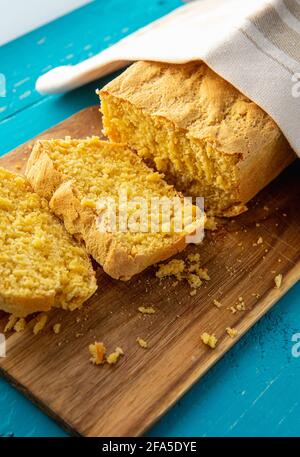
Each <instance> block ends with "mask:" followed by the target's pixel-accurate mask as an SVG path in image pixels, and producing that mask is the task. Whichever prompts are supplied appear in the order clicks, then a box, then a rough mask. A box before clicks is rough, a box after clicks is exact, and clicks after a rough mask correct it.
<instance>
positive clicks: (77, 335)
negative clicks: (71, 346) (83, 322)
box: [75, 332, 84, 338]
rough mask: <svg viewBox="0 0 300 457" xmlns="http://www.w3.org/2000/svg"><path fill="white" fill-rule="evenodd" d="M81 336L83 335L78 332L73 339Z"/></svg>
mask: <svg viewBox="0 0 300 457" xmlns="http://www.w3.org/2000/svg"><path fill="white" fill-rule="evenodd" d="M83 335H84V334H83V333H80V332H78V333H76V335H75V338H80V337H81V336H83Z"/></svg>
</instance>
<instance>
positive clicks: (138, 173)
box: [26, 137, 203, 280]
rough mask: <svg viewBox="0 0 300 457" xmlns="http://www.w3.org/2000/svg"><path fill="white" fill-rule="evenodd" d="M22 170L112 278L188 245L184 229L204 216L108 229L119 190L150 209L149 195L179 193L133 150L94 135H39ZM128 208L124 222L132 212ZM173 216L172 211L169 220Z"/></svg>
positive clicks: (122, 276) (124, 275) (130, 273)
mask: <svg viewBox="0 0 300 457" xmlns="http://www.w3.org/2000/svg"><path fill="white" fill-rule="evenodd" d="M26 174H27V177H28V179H29V181H30V183H31V184H32V186H33V188H34V190H35V191H36V192H38V193H39V194H40V195H42V196H43V197H45V198H46V199H48V200H49V201H50V208H51V209H52V210H53V212H54V213H55V214H56V215H57V216H59V217H61V218H62V219H63V220H64V223H65V226H66V228H67V230H68V231H69V232H70V233H71V234H74V235H76V236H78V237H81V238H82V239H83V240H84V242H85V244H86V248H87V251H88V252H89V253H90V254H91V255H92V256H93V257H94V258H95V260H96V261H97V262H98V263H100V265H102V266H103V269H104V271H106V272H107V273H108V274H109V275H111V276H112V277H113V278H117V279H122V280H128V279H130V278H131V277H132V276H133V275H134V274H136V273H138V272H140V271H142V270H143V269H145V268H146V267H147V266H149V265H151V264H153V263H156V262H158V261H160V260H163V259H166V258H168V257H170V256H172V255H173V254H175V253H177V252H179V251H181V250H182V249H183V248H184V247H185V246H186V235H187V234H192V233H193V232H194V231H195V228H196V227H198V225H199V224H201V223H202V222H203V221H202V220H201V221H200V220H198V219H197V218H194V216H192V219H191V220H190V221H189V223H188V224H185V225H186V228H185V230H184V231H183V232H181V233H177V232H176V233H175V232H174V231H172V229H171V230H170V231H164V230H161V228H159V230H158V231H156V232H153V231H151V230H149V227H146V229H145V230H141V229H139V228H137V230H135V229H134V227H133V229H132V227H130V230H128V229H127V228H128V226H127V225H126V227H125V230H124V229H121V228H120V226H119V225H118V226H116V228H115V229H112V227H111V226H109V224H107V214H108V212H109V210H110V209H111V208H112V207H113V205H114V204H115V205H116V212H117V216H120V214H121V213H122V211H123V210H124V206H122V205H123V204H122V203H120V200H119V197H120V192H122V193H123V195H126V197H127V199H128V201H129V202H130V201H134V199H136V198H142V199H144V201H146V202H149V211H152V206H151V205H150V201H151V199H152V198H153V197H157V198H160V197H162V198H165V197H168V198H175V197H176V198H179V199H180V201H182V197H181V196H180V195H179V194H178V193H177V192H176V191H175V189H174V188H173V186H170V185H168V184H167V183H165V182H164V181H163V179H162V177H161V175H160V174H159V173H157V172H153V171H152V170H151V169H149V168H148V167H147V166H146V165H145V164H144V163H143V161H142V160H141V159H140V158H139V157H138V156H137V155H136V154H135V153H134V152H132V151H131V150H129V149H128V148H126V147H124V146H123V145H121V144H113V143H109V142H107V141H101V140H100V139H99V138H98V137H92V138H87V139H84V140H75V139H68V138H67V139H65V140H45V141H39V142H38V143H36V145H35V146H34V148H33V150H32V153H31V156H30V158H29V161H28V166H27V171H26ZM111 199H112V200H113V201H112V203H111V201H110V200H111ZM105 202H106V203H105ZM107 202H108V203H107ZM99 203H101V204H99ZM190 206H191V205H190ZM191 207H192V206H191ZM132 208H133V209H132V211H131V210H128V214H127V216H126V218H127V219H126V224H127V222H128V220H129V218H130V217H131V216H133V214H132V213H134V207H132ZM192 208H193V209H195V207H192ZM127 209H128V208H127ZM130 211H131V212H130ZM148 216H151V214H150V212H149V214H148ZM148 216H147V217H148ZM176 216H178V214H177V213H176V212H175V213H174V214H173V215H172V221H171V222H172V223H171V226H172V224H173V223H174V222H175V219H176ZM200 219H201V218H200Z"/></svg>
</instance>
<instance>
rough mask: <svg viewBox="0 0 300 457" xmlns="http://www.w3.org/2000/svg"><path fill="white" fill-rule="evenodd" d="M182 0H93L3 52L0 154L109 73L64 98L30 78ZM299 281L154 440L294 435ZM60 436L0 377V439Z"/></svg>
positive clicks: (78, 105) (299, 416)
mask: <svg viewBox="0 0 300 457" xmlns="http://www.w3.org/2000/svg"><path fill="white" fill-rule="evenodd" d="M179 5H181V1H180V0H136V1H128V0H105V1H94V2H92V3H91V4H88V5H87V6H85V7H83V8H81V9H79V10H76V11H75V12H73V13H71V14H69V15H67V16H65V17H63V18H60V19H58V20H56V21H55V22H52V23H51V24H49V25H46V26H44V27H42V28H40V29H38V30H36V31H34V32H32V33H30V34H28V35H26V36H24V37H22V38H19V39H18V40H16V41H14V42H12V43H9V44H7V45H6V46H3V47H2V48H0V73H2V74H4V75H5V78H6V97H2V98H0V138H1V142H0V144H1V149H0V155H2V154H5V153H6V152H8V151H9V150H10V149H12V148H14V147H16V146H18V145H19V144H20V143H23V142H24V141H26V140H28V139H30V138H31V137H33V136H34V135H36V134H38V133H40V132H41V131H43V130H45V129H47V128H48V127H50V126H52V125H54V124H56V123H57V122H59V121H61V120H63V119H65V118H66V117H68V116H70V115H72V114H73V113H75V112H77V111H79V110H80V109H82V108H84V107H86V106H89V105H92V104H97V103H98V100H97V97H96V95H95V89H96V88H97V87H101V86H102V85H104V84H105V83H106V82H107V80H108V79H110V78H111V77H112V76H110V78H105V79H102V80H100V81H97V82H95V83H92V84H89V85H87V86H85V87H83V88H80V89H78V90H76V91H73V92H72V93H69V94H67V95H63V96H43V97H42V96H41V95H39V94H38V93H37V92H35V90H34V83H35V80H36V78H37V77H38V76H39V75H40V74H41V73H43V72H46V71H47V70H49V69H51V68H53V67H55V66H57V65H62V64H68V63H70V64H71V63H72V64H73V63H77V62H79V61H81V60H83V59H85V58H87V57H89V56H92V55H94V54H95V53H97V52H99V51H100V50H102V49H104V48H106V47H107V46H109V45H111V44H112V43H114V42H116V41H118V40H119V39H120V38H122V37H123V36H125V35H127V34H128V33H131V32H132V31H134V30H136V29H137V28H139V27H141V26H143V25H145V24H146V23H148V22H150V21H152V20H154V19H156V18H158V17H159V16H161V15H163V14H166V13H167V12H169V11H171V10H172V9H174V8H176V7H177V6H179ZM299 294H300V284H299V283H298V284H297V285H296V286H294V287H293V289H292V290H290V292H289V293H288V294H286V296H285V297H284V298H283V299H281V300H280V302H279V303H278V304H277V305H276V306H275V307H274V309H273V310H272V311H271V312H269V313H268V314H267V315H266V316H265V317H264V318H263V319H262V320H261V321H260V322H259V323H258V324H256V325H255V327H254V328H253V329H252V330H251V331H249V332H248V333H247V335H246V336H244V337H243V338H242V340H240V341H239V343H238V344H237V345H236V346H235V347H234V348H233V349H232V350H231V351H230V352H229V353H227V355H226V356H225V357H224V358H223V359H222V360H221V361H220V362H219V363H218V364H217V365H216V366H215V367H214V368H213V369H212V370H210V372H209V373H208V374H207V375H206V376H205V377H204V378H203V379H202V380H201V381H200V382H198V383H197V385H195V386H194V387H193V388H192V389H191V390H190V391H189V393H187V394H186V395H185V397H184V398H183V399H182V400H181V401H179V402H178V403H177V405H176V406H175V407H173V409H172V410H171V411H170V412H169V413H168V414H167V415H166V416H165V417H163V418H162V419H161V420H160V422H159V423H158V424H157V425H155V426H154V427H153V428H152V430H150V432H149V435H151V436H266V435H267V436H291V435H292V436H299V435H300V394H299V379H300V357H299V358H298V357H294V356H293V354H292V347H293V344H294V343H293V342H292V336H293V335H294V334H296V333H299V332H300V313H299V308H300V298H299ZM1 435H2V436H9V435H15V436H66V433H65V432H64V431H63V430H62V429H61V428H60V427H59V426H58V425H57V424H56V423H54V422H53V421H52V420H51V419H49V418H48V417H46V416H45V415H44V414H43V413H42V412H40V411H39V410H38V409H37V408H36V407H35V406H34V405H33V404H31V403H30V402H29V401H28V400H27V399H25V398H24V397H23V396H22V395H21V394H20V393H18V392H17V391H16V390H15V389H14V388H12V387H11V386H9V385H8V384H7V382H6V381H4V380H3V379H0V436H1Z"/></svg>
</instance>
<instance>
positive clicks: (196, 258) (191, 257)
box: [187, 253, 200, 262]
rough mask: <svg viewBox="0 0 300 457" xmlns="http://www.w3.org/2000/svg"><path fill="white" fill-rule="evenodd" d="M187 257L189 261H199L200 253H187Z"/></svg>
mask: <svg viewBox="0 0 300 457" xmlns="http://www.w3.org/2000/svg"><path fill="white" fill-rule="evenodd" d="M187 259H188V261H189V262H199V260H200V254H199V253H196V254H189V255H188V256H187Z"/></svg>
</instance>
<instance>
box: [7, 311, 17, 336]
mask: <svg viewBox="0 0 300 457" xmlns="http://www.w3.org/2000/svg"><path fill="white" fill-rule="evenodd" d="M17 320H18V317H16V316H14V315H13V314H11V315H10V316H9V318H8V321H7V324H6V326H5V328H4V333H6V332H9V330H11V329H12V328H13V327H14V325H15V323H16V322H17Z"/></svg>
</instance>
